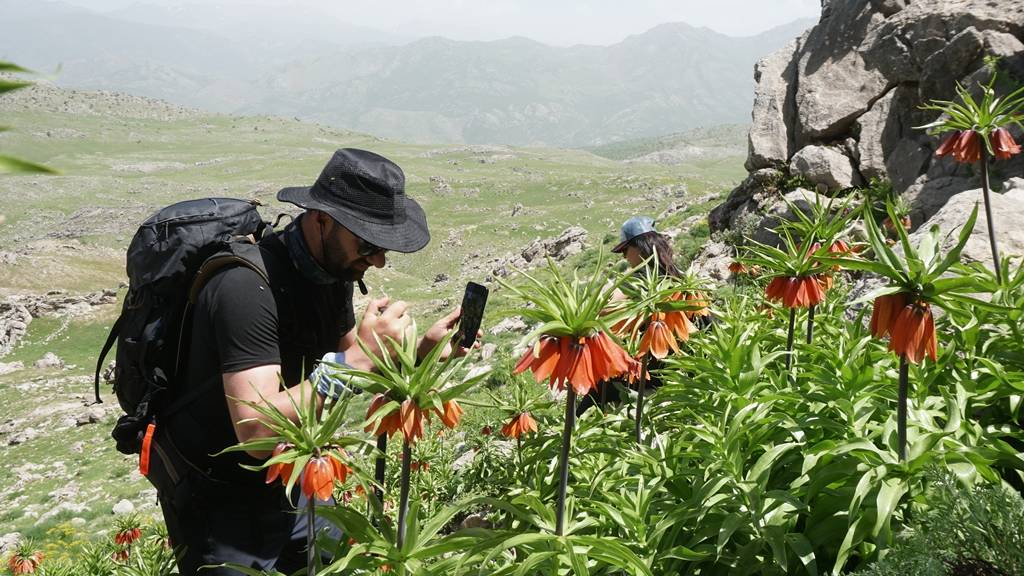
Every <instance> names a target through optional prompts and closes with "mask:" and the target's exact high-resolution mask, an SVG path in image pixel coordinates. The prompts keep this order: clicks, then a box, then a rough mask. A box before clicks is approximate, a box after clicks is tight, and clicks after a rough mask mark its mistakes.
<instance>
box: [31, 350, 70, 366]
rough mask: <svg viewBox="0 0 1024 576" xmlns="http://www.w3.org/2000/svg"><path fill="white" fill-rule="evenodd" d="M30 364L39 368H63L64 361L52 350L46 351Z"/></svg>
mask: <svg viewBox="0 0 1024 576" xmlns="http://www.w3.org/2000/svg"><path fill="white" fill-rule="evenodd" d="M32 366H33V367H35V368H39V369H41V370H46V369H62V368H64V361H63V360H61V359H60V357H59V356H57V355H56V354H54V353H53V352H47V353H46V354H43V357H42V358H40V359H39V360H36V361H35V363H34V364H32Z"/></svg>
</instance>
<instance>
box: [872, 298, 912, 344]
mask: <svg viewBox="0 0 1024 576" xmlns="http://www.w3.org/2000/svg"><path fill="white" fill-rule="evenodd" d="M906 305H907V295H906V294H905V293H903V292H897V293H896V294H886V295H885V296H879V297H878V298H875V304H874V306H873V307H872V309H871V324H870V327H871V335H872V336H874V337H875V338H884V337H885V335H886V334H888V333H889V331H890V330H892V324H893V321H894V320H896V317H897V316H898V315H899V313H900V311H901V310H903V307H904V306H906Z"/></svg>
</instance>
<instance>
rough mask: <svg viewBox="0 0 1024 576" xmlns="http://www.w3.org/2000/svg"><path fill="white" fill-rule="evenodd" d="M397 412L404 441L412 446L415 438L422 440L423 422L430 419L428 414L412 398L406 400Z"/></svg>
mask: <svg viewBox="0 0 1024 576" xmlns="http://www.w3.org/2000/svg"><path fill="white" fill-rule="evenodd" d="M398 412H399V420H400V422H401V430H402V435H403V436H405V441H406V442H409V443H410V444H412V443H413V442H416V439H417V438H422V437H423V421H424V420H425V419H427V418H429V417H430V413H429V412H427V411H426V410H424V409H422V408H420V407H419V406H418V405H416V402H415V401H414V400H413V399H412V398H406V399H405V400H404V401H403V402H402V406H401V408H399V410H398Z"/></svg>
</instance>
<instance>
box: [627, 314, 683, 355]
mask: <svg viewBox="0 0 1024 576" xmlns="http://www.w3.org/2000/svg"><path fill="white" fill-rule="evenodd" d="M664 317H665V314H663V313H661V312H655V313H654V316H652V317H651V321H650V323H648V324H647V328H646V329H645V330H644V337H643V338H641V339H640V352H639V353H638V354H637V355H638V356H641V357H642V356H644V355H646V354H648V353H650V354H651V355H652V356H654V357H655V358H659V359H660V358H664V357H665V356H668V350H669V348H671V349H672V351H673V352H679V345H678V344H676V338H675V336H674V335H673V334H672V329H671V328H669V325H668V324H667V323H666V322H665V320H664Z"/></svg>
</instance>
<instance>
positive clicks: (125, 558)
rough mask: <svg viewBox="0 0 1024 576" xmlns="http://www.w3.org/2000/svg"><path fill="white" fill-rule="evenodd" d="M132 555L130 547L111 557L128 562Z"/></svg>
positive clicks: (116, 551)
mask: <svg viewBox="0 0 1024 576" xmlns="http://www.w3.org/2000/svg"><path fill="white" fill-rule="evenodd" d="M130 556H131V549H130V548H121V549H119V550H115V551H114V553H113V554H111V555H110V559H111V560H113V561H114V562H127V561H128V558H129V557H130ZM15 574H17V572H15Z"/></svg>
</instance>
